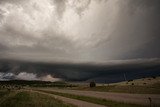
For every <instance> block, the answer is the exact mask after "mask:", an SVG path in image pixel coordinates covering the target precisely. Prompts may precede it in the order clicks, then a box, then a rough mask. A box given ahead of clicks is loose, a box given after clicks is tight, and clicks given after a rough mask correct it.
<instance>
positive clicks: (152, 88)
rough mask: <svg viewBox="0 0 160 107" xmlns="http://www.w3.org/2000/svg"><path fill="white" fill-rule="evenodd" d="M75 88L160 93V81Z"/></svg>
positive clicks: (77, 88)
mask: <svg viewBox="0 0 160 107" xmlns="http://www.w3.org/2000/svg"><path fill="white" fill-rule="evenodd" d="M72 89H74V90H81V91H83V90H84V91H100V92H117V93H132V94H160V83H156V84H153V85H146V86H140V85H109V86H96V87H92V88H90V87H82V86H81V87H75V88H72Z"/></svg>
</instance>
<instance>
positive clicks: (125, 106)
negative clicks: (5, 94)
mask: <svg viewBox="0 0 160 107" xmlns="http://www.w3.org/2000/svg"><path fill="white" fill-rule="evenodd" d="M38 91H42V92H45V93H50V94H54V95H59V96H63V97H68V98H73V99H77V100H82V101H87V102H91V103H95V104H100V105H105V106H109V107H148V106H143V105H137V104H129V103H123V102H115V101H111V100H106V99H101V98H95V97H88V96H81V95H74V94H68V93H60V92H55V91H48V90H38Z"/></svg>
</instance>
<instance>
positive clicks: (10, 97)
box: [0, 91, 75, 107]
mask: <svg viewBox="0 0 160 107" xmlns="http://www.w3.org/2000/svg"><path fill="white" fill-rule="evenodd" d="M0 107H75V106H73V105H71V104H65V103H64V102H62V101H60V100H58V99H55V98H53V97H51V96H47V95H42V94H39V93H36V92H30V91H11V92H8V91H0Z"/></svg>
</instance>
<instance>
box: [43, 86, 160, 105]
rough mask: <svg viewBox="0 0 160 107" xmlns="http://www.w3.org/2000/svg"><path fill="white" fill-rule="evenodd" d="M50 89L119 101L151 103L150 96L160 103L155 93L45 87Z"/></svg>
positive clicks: (153, 100)
mask: <svg viewBox="0 0 160 107" xmlns="http://www.w3.org/2000/svg"><path fill="white" fill-rule="evenodd" d="M44 90H49V91H55V92H61V93H70V94H75V95H83V96H91V97H97V98H105V99H109V100H113V101H118V102H125V103H133V104H143V105H149V104H150V102H149V99H148V98H149V97H150V98H151V99H152V104H156V105H160V95H153V94H126V93H111V92H97V91H78V90H63V89H44Z"/></svg>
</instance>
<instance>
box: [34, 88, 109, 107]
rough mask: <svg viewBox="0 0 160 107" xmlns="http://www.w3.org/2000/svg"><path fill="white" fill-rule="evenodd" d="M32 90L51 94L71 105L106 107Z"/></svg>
mask: <svg viewBox="0 0 160 107" xmlns="http://www.w3.org/2000/svg"><path fill="white" fill-rule="evenodd" d="M34 92H38V93H41V94H45V95H49V96H53V97H54V98H56V99H59V100H61V101H63V102H65V103H69V104H73V105H76V106H78V107H106V106H103V105H98V104H93V103H89V102H86V101H81V100H76V99H71V98H66V97H62V96H58V95H54V94H49V93H45V92H40V91H34Z"/></svg>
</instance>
